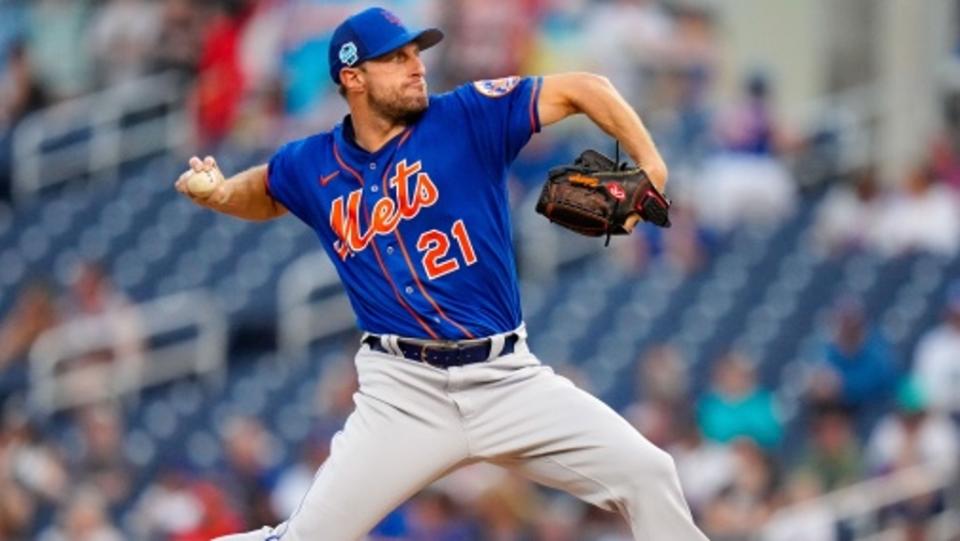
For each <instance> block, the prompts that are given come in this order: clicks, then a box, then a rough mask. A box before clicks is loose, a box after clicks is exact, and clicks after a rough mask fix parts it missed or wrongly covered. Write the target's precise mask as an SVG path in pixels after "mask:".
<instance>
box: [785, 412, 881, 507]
mask: <svg viewBox="0 0 960 541" xmlns="http://www.w3.org/2000/svg"><path fill="white" fill-rule="evenodd" d="M811 436H812V437H811V438H810V440H809V442H808V443H807V447H806V449H804V450H803V454H802V455H801V457H800V460H799V464H798V467H797V470H798V471H799V472H800V473H799V474H800V475H805V476H811V477H813V478H814V481H815V482H816V485H817V486H818V487H820V489H821V490H827V491H831V490H836V489H838V488H842V487H844V486H846V485H850V484H853V483H856V482H857V481H859V480H861V479H862V478H863V474H864V473H865V472H864V469H865V468H864V464H863V452H862V450H861V449H860V445H859V442H858V441H857V438H856V435H855V434H854V431H853V427H852V426H851V423H850V418H849V416H848V415H847V413H846V412H844V411H843V410H842V409H841V408H835V407H834V408H830V407H826V408H822V409H821V410H820V411H818V412H816V413H815V417H814V420H813V430H812V433H811Z"/></svg>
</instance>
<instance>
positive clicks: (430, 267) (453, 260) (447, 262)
mask: <svg viewBox="0 0 960 541" xmlns="http://www.w3.org/2000/svg"><path fill="white" fill-rule="evenodd" d="M450 232H451V234H452V235H453V240H454V241H456V243H457V247H459V248H460V256H461V257H462V258H463V262H464V263H466V265H467V266H470V265H473V264H474V263H476V262H477V254H476V252H474V251H473V244H471V243H470V235H468V234H467V227H466V226H465V225H463V220H457V221H455V222H453V227H452V228H451V230H450ZM417 250H419V251H420V252H422V253H423V258H422V259H421V261H422V263H423V270H424V271H425V272H426V273H427V278H429V279H431V280H436V279H437V278H440V277H441V276H446V275H448V274H450V273H451V272H454V271H456V270H457V269H459V268H460V262H459V261H457V257H456V256H455V255H454V256H451V257H449V258H448V257H447V252H448V251H450V236H449V235H447V233H446V232H444V231H440V230H439V229H431V230H429V231H424V232H423V233H422V234H421V235H420V238H419V239H417Z"/></svg>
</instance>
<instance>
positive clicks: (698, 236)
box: [609, 201, 713, 275]
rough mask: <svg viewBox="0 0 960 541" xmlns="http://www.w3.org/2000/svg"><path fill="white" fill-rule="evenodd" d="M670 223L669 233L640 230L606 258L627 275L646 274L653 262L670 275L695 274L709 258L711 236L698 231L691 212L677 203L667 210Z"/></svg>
mask: <svg viewBox="0 0 960 541" xmlns="http://www.w3.org/2000/svg"><path fill="white" fill-rule="evenodd" d="M670 222H671V226H670V228H669V229H662V228H658V227H641V228H640V229H639V230H638V231H637V232H636V234H635V235H632V236H631V237H630V238H629V239H627V242H624V243H623V244H621V245H620V247H618V249H617V250H611V251H610V252H609V257H611V258H612V259H613V260H614V261H615V262H616V263H617V264H619V265H621V266H622V267H623V268H624V270H626V271H627V272H631V273H641V272H644V271H646V270H647V269H648V268H649V265H650V264H651V262H652V261H653V260H654V259H657V258H659V260H660V261H663V262H665V263H666V264H667V265H669V267H670V269H671V271H676V272H679V273H681V274H683V275H689V274H692V273H694V272H696V271H697V270H698V269H700V268H702V267H703V264H704V263H705V262H706V261H707V259H708V257H709V245H710V243H711V242H712V241H713V235H711V233H710V231H707V230H706V229H704V228H703V227H700V224H699V223H698V222H697V217H696V215H695V213H694V209H693V208H692V207H691V206H690V205H687V204H684V203H683V202H681V201H678V202H675V203H673V205H672V206H671V207H670Z"/></svg>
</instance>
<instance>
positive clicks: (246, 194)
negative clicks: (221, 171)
mask: <svg viewBox="0 0 960 541" xmlns="http://www.w3.org/2000/svg"><path fill="white" fill-rule="evenodd" d="M200 204H201V205H203V206H205V207H208V208H211V209H213V210H216V211H217V212H222V213H224V214H229V215H231V216H236V217H237V218H243V219H245V220H270V219H273V218H277V217H279V216H283V215H284V214H286V212H287V209H285V208H284V207H283V205H281V204H280V203H277V201H276V200H275V199H274V198H273V197H270V194H269V193H268V192H267V166H266V165H258V166H256V167H251V168H250V169H247V170H246V171H243V172H241V173H237V174H236V175H234V176H232V177H230V178H229V179H227V180H226V182H224V183H223V184H222V185H221V186H220V187H219V188H217V190H216V191H215V192H213V193H212V194H211V195H210V197H208V198H207V199H205V200H204V201H202V202H200Z"/></svg>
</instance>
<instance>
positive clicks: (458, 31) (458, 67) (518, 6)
mask: <svg viewBox="0 0 960 541" xmlns="http://www.w3.org/2000/svg"><path fill="white" fill-rule="evenodd" d="M540 3H541V2H540V0H524V1H518V2H499V3H498V4H497V5H496V8H495V9H491V6H490V4H489V2H488V1H487V0H451V1H450V2H448V3H447V6H445V11H444V15H445V16H446V18H447V20H445V21H443V22H442V23H441V26H442V27H443V29H444V32H445V33H446V35H447V39H446V40H445V41H444V43H445V46H444V49H443V54H444V59H443V64H442V66H443V67H442V72H443V75H444V76H445V77H446V80H445V81H444V82H443V84H442V86H443V87H445V88H446V87H452V86H455V85H460V84H463V83H464V82H466V81H473V80H477V79H493V78H497V77H506V76H508V75H514V74H517V73H520V72H521V66H522V64H523V61H524V59H526V58H527V57H528V55H529V54H530V51H531V48H532V45H533V43H532V33H531V32H530V29H531V28H535V27H536V24H537V16H538V14H539V13H538V10H539V4H540Z"/></svg>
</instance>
